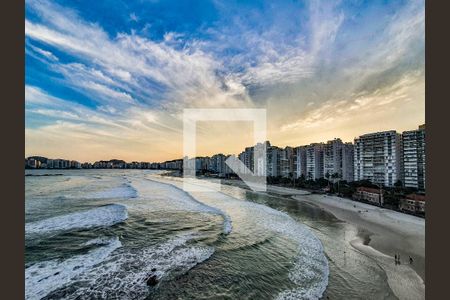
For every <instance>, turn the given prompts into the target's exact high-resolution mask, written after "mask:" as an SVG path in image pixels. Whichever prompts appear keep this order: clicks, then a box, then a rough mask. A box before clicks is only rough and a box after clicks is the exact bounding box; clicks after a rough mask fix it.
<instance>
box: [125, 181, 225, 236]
mask: <svg viewBox="0 0 450 300" xmlns="http://www.w3.org/2000/svg"><path fill="white" fill-rule="evenodd" d="M133 186H134V187H135V188H136V189H137V190H138V191H139V192H140V194H142V195H151V198H150V199H149V201H148V203H147V204H145V205H146V206H145V208H146V209H152V210H163V211H167V210H181V211H192V212H202V213H207V214H213V215H218V216H221V217H222V218H223V220H224V221H223V233H224V234H230V232H231V231H232V228H233V226H232V220H231V218H230V216H229V215H227V214H226V213H224V212H223V211H222V210H220V209H218V208H216V207H212V206H209V205H206V204H204V203H203V202H200V201H198V200H197V199H196V198H194V197H192V196H191V195H190V194H189V193H187V192H185V191H184V190H182V189H180V188H178V187H177V186H174V185H173V184H170V183H165V182H160V181H157V180H153V179H149V178H145V179H144V180H139V179H135V180H134V181H133ZM141 191H142V192H141ZM136 207H137V208H139V206H136Z"/></svg>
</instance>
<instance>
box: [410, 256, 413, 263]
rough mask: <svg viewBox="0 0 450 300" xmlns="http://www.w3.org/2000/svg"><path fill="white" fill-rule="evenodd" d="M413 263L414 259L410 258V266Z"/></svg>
mask: <svg viewBox="0 0 450 300" xmlns="http://www.w3.org/2000/svg"><path fill="white" fill-rule="evenodd" d="M412 263H413V259H412V257H411V256H410V257H409V264H412Z"/></svg>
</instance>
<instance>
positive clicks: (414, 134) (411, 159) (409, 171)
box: [402, 125, 425, 190]
mask: <svg viewBox="0 0 450 300" xmlns="http://www.w3.org/2000/svg"><path fill="white" fill-rule="evenodd" d="M402 156H403V178H404V185H405V186H406V187H412V188H416V189H419V190H425V125H422V126H419V129H417V130H410V131H404V132H403V134H402Z"/></svg>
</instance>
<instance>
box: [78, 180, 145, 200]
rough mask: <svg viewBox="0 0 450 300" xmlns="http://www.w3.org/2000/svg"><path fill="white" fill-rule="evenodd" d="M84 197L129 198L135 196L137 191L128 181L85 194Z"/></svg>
mask: <svg viewBox="0 0 450 300" xmlns="http://www.w3.org/2000/svg"><path fill="white" fill-rule="evenodd" d="M85 197H86V198H90V199H129V198H136V197H137V191H136V189H134V188H133V187H132V186H131V185H130V184H129V183H124V184H122V185H120V186H118V187H114V188H110V189H107V190H104V191H99V192H93V193H90V194H87V195H86V196H85Z"/></svg>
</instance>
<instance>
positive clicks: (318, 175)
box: [25, 124, 426, 191]
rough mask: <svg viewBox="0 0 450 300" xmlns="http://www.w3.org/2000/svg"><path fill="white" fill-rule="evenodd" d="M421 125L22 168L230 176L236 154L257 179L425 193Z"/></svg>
mask: <svg viewBox="0 0 450 300" xmlns="http://www.w3.org/2000/svg"><path fill="white" fill-rule="evenodd" d="M257 147H264V148H265V153H266V155H265V157H264V161H265V162H262V163H263V165H264V167H263V168H262V169H261V164H258V163H256V162H255V161H254V159H256V158H255V156H254V153H255V151H256V150H255V149H256V148H257ZM425 148H426V147H425V124H423V125H419V126H418V127H417V128H416V129H413V130H408V131H404V132H402V133H398V132H397V131H395V130H389V131H382V132H371V133H365V134H362V135H360V136H359V137H357V138H355V139H354V143H352V142H344V141H342V140H341V139H340V138H334V139H332V140H328V141H320V142H315V143H310V144H308V145H296V146H286V147H279V146H276V145H273V144H271V143H270V141H268V140H267V141H264V142H260V143H257V144H256V145H252V146H248V147H245V149H243V151H241V152H240V153H239V154H224V153H223V152H220V153H215V154H213V155H210V156H199V155H197V156H195V157H185V158H176V159H172V160H168V161H164V162H154V161H153V162H149V161H132V162H126V161H124V160H121V159H117V158H114V159H109V160H104V159H103V160H99V161H95V162H93V163H89V162H83V163H81V162H78V161H76V160H66V159H60V158H59V159H54V158H50V159H47V158H46V157H40V156H30V157H28V158H26V159H25V168H31V169H39V168H43V169H45V168H49V169H92V168H94V169H169V170H182V169H183V165H184V163H185V159H195V167H194V168H195V170H197V171H201V172H204V171H208V172H214V173H217V174H218V175H219V176H222V177H225V176H229V175H230V174H235V172H234V171H232V170H231V168H230V167H229V166H228V165H227V164H226V162H225V161H226V160H227V158H228V157H230V156H232V155H235V156H237V157H238V158H239V160H241V162H243V163H244V165H245V167H246V168H247V170H241V172H244V173H245V172H249V171H250V172H254V173H255V174H259V175H258V176H267V177H280V178H289V179H292V178H296V179H298V178H300V177H303V178H305V179H309V180H320V179H323V178H326V179H327V180H329V179H333V180H336V179H339V180H344V181H346V182H352V181H361V180H366V181H369V182H371V183H372V184H378V185H380V186H387V187H393V186H395V185H397V184H398V183H399V184H400V185H402V186H405V187H411V188H415V189H418V190H420V191H425V182H426V180H425V168H426V161H425Z"/></svg>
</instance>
